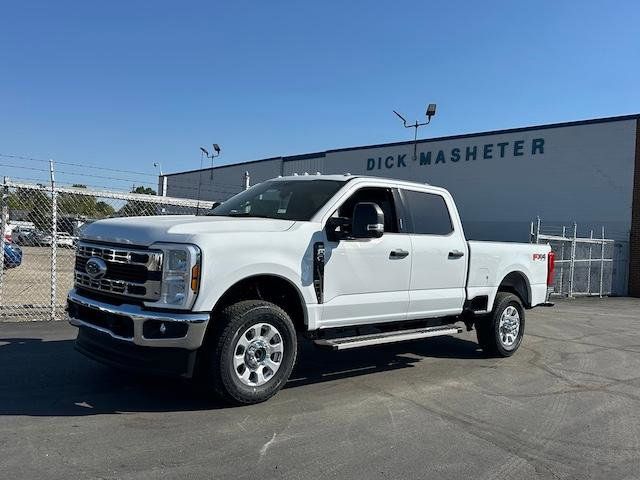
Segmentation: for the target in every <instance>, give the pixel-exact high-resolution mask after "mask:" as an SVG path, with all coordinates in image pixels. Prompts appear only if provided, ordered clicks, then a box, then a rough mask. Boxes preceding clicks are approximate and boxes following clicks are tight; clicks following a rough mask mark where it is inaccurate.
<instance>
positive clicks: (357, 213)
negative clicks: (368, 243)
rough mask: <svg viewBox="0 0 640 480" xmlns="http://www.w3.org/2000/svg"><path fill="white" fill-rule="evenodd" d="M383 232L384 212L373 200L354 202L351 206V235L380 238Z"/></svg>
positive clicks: (354, 236)
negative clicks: (354, 204)
mask: <svg viewBox="0 0 640 480" xmlns="http://www.w3.org/2000/svg"><path fill="white" fill-rule="evenodd" d="M383 233H384V213H382V209H381V208H380V207H379V206H378V204H376V203H373V202H360V203H356V206H355V207H353V217H352V223H351V237H353V238H380V237H381V236H382V234H383Z"/></svg>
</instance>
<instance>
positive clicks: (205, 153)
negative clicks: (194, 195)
mask: <svg viewBox="0 0 640 480" xmlns="http://www.w3.org/2000/svg"><path fill="white" fill-rule="evenodd" d="M211 147H212V148H213V152H214V153H211V154H209V151H208V150H207V149H206V148H204V147H200V173H199V175H198V205H197V207H196V215H198V213H200V190H201V187H202V162H203V161H204V157H207V158H210V159H211V171H210V172H209V180H213V159H214V158H216V157H219V156H220V151H221V149H220V145H218V144H217V143H212V144H211Z"/></svg>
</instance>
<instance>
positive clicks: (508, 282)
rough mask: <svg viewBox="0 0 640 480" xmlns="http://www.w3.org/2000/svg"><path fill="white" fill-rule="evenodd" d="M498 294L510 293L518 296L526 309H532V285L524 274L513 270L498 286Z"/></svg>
mask: <svg viewBox="0 0 640 480" xmlns="http://www.w3.org/2000/svg"><path fill="white" fill-rule="evenodd" d="M497 291H498V292H509V293H513V294H514V295H516V296H517V297H518V298H519V299H520V301H521V302H522V304H523V305H524V306H525V307H526V308H531V284H530V283H529V279H528V278H527V276H526V275H525V273H524V272H522V271H520V270H512V271H511V272H509V273H508V274H507V275H505V277H504V278H503V279H502V281H501V282H500V284H499V285H498V290H497Z"/></svg>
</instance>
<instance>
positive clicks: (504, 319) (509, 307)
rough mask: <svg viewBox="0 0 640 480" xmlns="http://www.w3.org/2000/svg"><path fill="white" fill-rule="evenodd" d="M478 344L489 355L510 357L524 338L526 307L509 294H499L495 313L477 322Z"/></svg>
mask: <svg viewBox="0 0 640 480" xmlns="http://www.w3.org/2000/svg"><path fill="white" fill-rule="evenodd" d="M476 333H477V337H478V343H479V344H480V347H482V349H483V350H484V352H485V353H486V354H487V355H493V356H500V357H510V356H511V355H513V354H514V353H515V351H516V350H517V349H518V347H520V344H521V343H522V337H523V336H524V307H523V306H522V302H521V301H520V299H519V298H518V297H517V296H516V295H514V294H512V293H508V292H498V294H497V295H496V299H495V302H494V304H493V311H492V312H491V313H490V314H488V315H486V316H485V317H482V318H480V319H478V320H477V321H476Z"/></svg>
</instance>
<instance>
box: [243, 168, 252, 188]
mask: <svg viewBox="0 0 640 480" xmlns="http://www.w3.org/2000/svg"><path fill="white" fill-rule="evenodd" d="M250 182H251V177H250V176H249V172H248V171H246V172H244V189H245V190H249V187H250Z"/></svg>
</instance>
